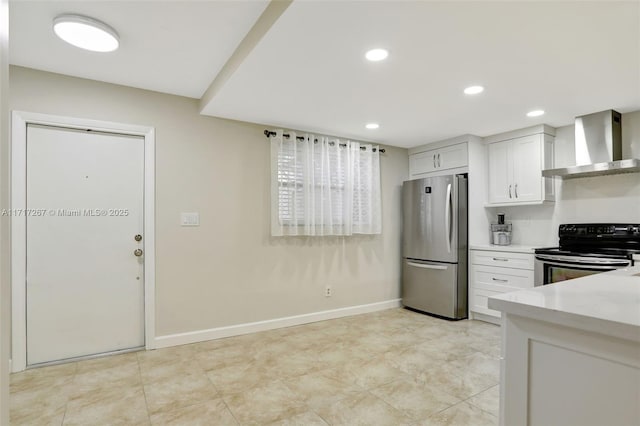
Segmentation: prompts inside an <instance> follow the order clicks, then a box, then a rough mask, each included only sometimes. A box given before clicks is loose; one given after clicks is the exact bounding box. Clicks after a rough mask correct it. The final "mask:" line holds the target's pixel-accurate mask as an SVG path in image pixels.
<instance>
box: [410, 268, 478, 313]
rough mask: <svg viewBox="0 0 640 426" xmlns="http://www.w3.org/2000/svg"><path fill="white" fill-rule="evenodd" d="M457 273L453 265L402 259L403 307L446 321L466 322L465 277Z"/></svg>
mask: <svg viewBox="0 0 640 426" xmlns="http://www.w3.org/2000/svg"><path fill="white" fill-rule="evenodd" d="M458 272H459V271H458V265H457V264H453V263H440V262H428V261H423V260H412V259H403V265H402V304H403V305H404V306H406V307H409V308H413V309H418V310H420V311H423V312H427V313H430V314H434V315H439V316H442V317H446V318H451V319H462V318H466V317H467V285H466V284H467V280H466V274H464V273H463V274H459V273H458ZM460 275H462V276H460Z"/></svg>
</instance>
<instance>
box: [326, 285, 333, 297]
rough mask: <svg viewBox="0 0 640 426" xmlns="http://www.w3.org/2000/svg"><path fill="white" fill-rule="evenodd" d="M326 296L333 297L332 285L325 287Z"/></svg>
mask: <svg viewBox="0 0 640 426" xmlns="http://www.w3.org/2000/svg"><path fill="white" fill-rule="evenodd" d="M324 297H331V286H330V285H328V286H326V287H325V288H324Z"/></svg>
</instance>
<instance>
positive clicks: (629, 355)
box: [489, 266, 640, 426]
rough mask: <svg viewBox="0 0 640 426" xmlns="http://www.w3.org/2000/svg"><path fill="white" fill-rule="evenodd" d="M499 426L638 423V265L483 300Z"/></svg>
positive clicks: (639, 271)
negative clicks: (493, 354) (490, 313)
mask: <svg viewBox="0 0 640 426" xmlns="http://www.w3.org/2000/svg"><path fill="white" fill-rule="evenodd" d="M489 307H490V308H492V309H495V310H498V311H502V319H501V321H502V361H501V372H500V384H501V386H500V424H501V425H509V426H511V425H529V426H535V425H550V424H567V425H578V424H579V425H581V426H587V425H593V426H596V425H598V426H600V425H604V424H610V425H627V424H628V425H632V424H633V425H637V424H640V406H639V405H638V401H639V400H640V266H635V267H629V268H625V269H618V270H615V271H611V272H605V273H601V274H597V275H590V276H587V277H583V278H577V279H573V280H568V281H563V282H559V283H555V284H550V285H546V286H541V287H536V288H533V289H526V290H521V291H515V292H510V293H505V294H501V295H497V296H494V297H491V298H489Z"/></svg>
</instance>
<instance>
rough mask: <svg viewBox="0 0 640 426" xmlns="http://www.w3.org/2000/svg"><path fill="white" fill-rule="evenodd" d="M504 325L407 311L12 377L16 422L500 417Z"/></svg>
mask: <svg viewBox="0 0 640 426" xmlns="http://www.w3.org/2000/svg"><path fill="white" fill-rule="evenodd" d="M499 347H500V334H499V328H498V327H496V326H493V325H491V324H486V323H482V322H479V321H458V322H449V321H444V320H440V319H436V318H432V317H429V316H426V315H422V314H418V313H415V312H412V311H408V310H404V309H391V310H387V311H381V312H376V313H371V314H364V315H358V316H352V317H348V318H342V319H337V320H330V321H322V322H317V323H312V324H307V325H303V326H297V327H290V328H284V329H279V330H273V331H266V332H262V333H255V334H250V335H245V336H239V337H232V338H227V339H219V340H212V341H209V342H203V343H197V344H193V345H186V346H178V347H173V348H167V349H159V350H155V351H147V352H137V353H129V354H123V355H116V356H110V357H104V358H99V359H92V360H87V361H79V362H74V363H69V364H63V365H57V366H51V367H44V368H38V369H32V370H27V371H25V372H22V373H18V374H14V375H12V376H11V404H12V405H11V424H15V425H61V424H64V425H145V424H153V425H168V424H171V425H238V424H241V425H272V424H273V425H276V424H277V425H327V424H330V425H394V426H395V425H461V426H462V425H474V426H480V425H497V424H498V420H497V415H498V375H499V361H498V355H499Z"/></svg>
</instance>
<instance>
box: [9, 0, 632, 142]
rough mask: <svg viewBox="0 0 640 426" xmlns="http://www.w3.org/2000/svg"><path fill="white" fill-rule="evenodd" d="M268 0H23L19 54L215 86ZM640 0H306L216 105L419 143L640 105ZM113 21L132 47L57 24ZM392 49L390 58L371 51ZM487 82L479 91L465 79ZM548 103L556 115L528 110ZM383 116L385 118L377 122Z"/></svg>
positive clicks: (234, 113)
mask: <svg viewBox="0 0 640 426" xmlns="http://www.w3.org/2000/svg"><path fill="white" fill-rule="evenodd" d="M266 4H267V2H266V1H259V2H249V1H229V2H220V1H210V2H191V1H190V2H184V1H183V2H163V1H146V2H114V1H111V2H87V1H85V2H75V3H72V2H57V1H47V2H32V1H27V2H16V1H13V2H11V4H10V7H11V21H10V23H11V34H10V36H11V39H10V43H11V44H10V50H11V52H10V53H11V61H12V63H14V64H18V65H23V66H28V67H32V68H38V69H44V70H49V71H54V72H59V73H63V74H70V75H75V76H79V77H85V78H92V79H96V80H103V81H108V82H112V83H119V84H124V85H129V86H134V87H141V88H146V89H151V90H157V91H162V92H167V93H173V94H180V95H185V96H191V97H200V96H202V94H203V93H204V92H205V90H206V89H207V87H208V86H209V84H210V83H211V82H212V81H213V80H214V78H215V76H216V75H217V73H218V72H219V71H220V69H221V67H222V66H223V65H224V63H225V62H226V60H227V59H228V58H229V56H230V55H231V54H232V53H233V51H234V49H235V48H236V46H237V45H238V43H239V42H240V40H241V39H242V38H243V37H244V35H245V34H246V33H247V32H248V31H249V29H250V28H251V26H252V25H253V23H254V22H255V21H256V19H257V18H258V16H259V15H260V14H261V13H262V11H263V10H264V8H265V7H266ZM639 5H640V2H638V1H629V2H575V1H568V2H559V1H553V2H482V1H473V2H457V1H445V2H433V1H415V2H413V1H407V2H400V1H348V2H347V1H340V2H338V1H335V2H334V1H304V0H296V1H294V2H293V4H292V5H291V6H290V7H289V8H288V9H287V10H286V11H285V12H284V14H283V15H282V16H281V17H280V19H279V20H278V21H277V22H276V23H275V24H274V25H273V27H271V29H270V30H269V31H268V32H267V34H266V35H265V37H264V38H263V39H262V40H261V41H260V42H259V43H258V44H257V45H256V46H255V48H254V49H253V50H252V51H251V52H250V54H249V55H248V56H247V57H246V59H245V60H244V61H243V62H242V63H241V64H240V66H239V67H238V69H237V70H235V72H234V73H233V75H232V76H231V77H230V78H229V79H228V80H226V82H225V83H224V85H223V86H222V87H221V88H219V89H218V90H217V92H216V94H215V96H214V97H213V98H212V99H211V100H210V101H208V103H207V104H206V105H204V106H203V111H202V113H203V114H208V115H213V116H218V117H225V118H231V119H235V120H242V121H250V122H256V123H262V124H265V125H267V126H282V127H289V128H295V129H301V130H309V131H315V132H324V133H328V134H333V135H339V136H344V137H351V138H358V139H365V140H375V141H380V142H384V143H388V144H391V145H397V146H404V147H411V146H416V145H420V144H424V143H428V142H432V141H436V140H440V139H444V138H448V137H453V136H457V135H460V134H464V133H472V134H477V135H480V136H486V135H490V134H494V133H498V132H501V131H506V130H512V129H517V128H521V127H526V126H530V125H533V124H539V123H547V124H550V125H553V126H561V125H566V124H570V123H571V122H572V121H573V117H574V116H576V115H580V114H585V113H589V112H595V111H600V110H603V109H608V108H614V109H617V110H618V111H620V112H623V113H624V112H629V111H635V110H639V109H640V7H639ZM62 12H75V13H81V14H86V15H89V16H92V17H94V18H97V19H100V20H103V21H105V22H106V23H108V24H109V25H111V26H113V27H114V28H116V30H117V31H118V32H119V33H120V35H121V49H119V50H118V51H116V52H115V53H113V54H92V53H86V52H84V51H81V50H78V49H75V48H73V47H71V46H67V45H65V44H64V43H63V42H62V41H60V40H58V39H56V38H55V36H54V35H53V32H52V31H51V20H52V19H53V17H54V16H56V15H57V14H58V13H62ZM372 47H385V48H387V49H389V51H390V56H389V59H388V60H387V61H384V62H380V63H369V62H367V61H366V60H365V59H364V52H365V51H366V50H367V49H369V48H372ZM471 84H481V85H483V86H485V88H486V91H485V92H484V93H483V94H481V95H478V96H476V97H469V96H465V95H464V94H463V93H462V89H463V88H464V87H466V86H468V85H471ZM536 108H541V109H544V110H545V111H546V112H547V113H546V114H545V115H544V116H542V117H539V118H527V117H526V116H525V113H526V112H527V111H529V110H531V109H536ZM370 121H375V122H378V123H380V126H381V127H380V129H378V130H375V131H371V130H366V129H365V128H364V124H365V123H367V122H370Z"/></svg>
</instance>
